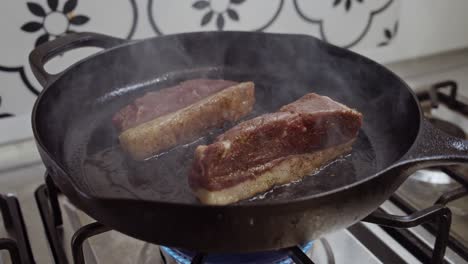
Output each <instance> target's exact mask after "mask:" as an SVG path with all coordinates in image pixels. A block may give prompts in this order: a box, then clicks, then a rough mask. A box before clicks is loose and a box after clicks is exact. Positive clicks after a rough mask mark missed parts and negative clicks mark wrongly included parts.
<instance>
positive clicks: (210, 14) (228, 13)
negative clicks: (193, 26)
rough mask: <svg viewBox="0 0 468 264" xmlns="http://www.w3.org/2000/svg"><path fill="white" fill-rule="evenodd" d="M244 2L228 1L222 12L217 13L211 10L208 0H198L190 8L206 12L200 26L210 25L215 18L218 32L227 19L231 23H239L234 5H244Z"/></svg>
mask: <svg viewBox="0 0 468 264" xmlns="http://www.w3.org/2000/svg"><path fill="white" fill-rule="evenodd" d="M245 1H246V0H230V1H229V5H228V6H227V7H226V8H225V9H224V10H222V11H217V10H215V9H214V8H213V6H212V3H211V1H208V0H198V1H196V2H195V3H193V5H192V7H193V8H195V9H197V10H204V11H206V12H205V14H204V15H203V17H202V19H201V21H200V26H206V25H208V23H210V22H211V21H212V20H213V18H214V17H216V18H215V19H216V28H217V29H218V30H223V29H224V25H225V21H226V19H227V18H229V19H231V20H232V21H239V14H238V13H237V11H236V10H235V6H236V5H240V4H242V3H244V2H245Z"/></svg>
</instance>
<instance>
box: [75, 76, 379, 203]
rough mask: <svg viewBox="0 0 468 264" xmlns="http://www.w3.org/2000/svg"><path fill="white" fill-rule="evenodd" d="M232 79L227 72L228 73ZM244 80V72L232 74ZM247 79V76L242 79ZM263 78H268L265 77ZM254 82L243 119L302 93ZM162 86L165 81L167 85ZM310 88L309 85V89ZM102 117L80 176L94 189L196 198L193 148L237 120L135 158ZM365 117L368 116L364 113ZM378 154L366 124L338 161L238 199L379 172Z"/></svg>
mask: <svg viewBox="0 0 468 264" xmlns="http://www.w3.org/2000/svg"><path fill="white" fill-rule="evenodd" d="M226 79H228V78H226ZM231 79H232V80H243V79H242V78H231ZM244 80H249V79H244ZM263 80H264V79H263ZM253 81H254V82H255V85H256V101H257V102H256V104H255V108H254V111H253V112H252V113H251V114H250V115H249V116H247V117H246V118H244V119H243V120H246V119H250V118H252V117H254V116H258V115H260V114H262V113H265V112H273V111H275V110H276V109H278V108H279V107H280V106H281V105H284V104H287V103H289V102H292V101H294V99H293V98H296V99H297V98H299V97H300V96H301V94H299V95H289V96H290V97H291V98H288V96H282V97H281V100H280V99H276V100H273V99H272V98H271V97H272V94H273V93H272V92H271V90H270V89H269V88H267V87H271V84H269V83H265V82H262V80H253ZM167 86H168V85H166V86H163V87H167ZM310 92H311V91H310ZM106 118H107V120H102V121H103V122H101V124H102V125H101V127H98V128H97V129H95V131H94V134H93V135H90V137H91V138H90V139H91V140H89V143H88V144H89V145H88V146H87V147H86V151H85V152H86V153H85V155H86V157H85V158H84V159H83V160H82V166H80V167H81V168H82V171H81V176H82V180H83V184H84V185H85V186H86V188H87V189H89V191H90V192H91V193H93V194H96V195H98V196H106V197H119V198H133V199H144V200H152V201H167V202H174V203H198V201H197V199H196V198H195V196H194V195H193V194H192V192H191V190H190V188H189V186H188V180H187V177H188V173H189V171H190V168H191V165H192V161H193V154H194V150H195V148H196V146H198V145H201V144H209V143H211V142H213V140H214V139H215V137H216V136H217V135H219V134H220V133H222V132H223V131H224V130H226V129H228V128H229V127H231V126H232V125H233V124H226V125H225V127H223V128H221V129H215V130H212V131H207V134H206V135H204V136H203V137H201V138H199V139H197V140H195V141H194V142H192V143H189V144H186V145H182V146H178V147H175V148H174V149H171V150H169V151H167V152H165V153H162V154H160V155H157V156H155V157H153V158H151V159H148V160H146V161H134V160H132V159H131V158H130V157H128V156H127V155H126V154H125V153H124V152H123V151H122V150H121V149H120V147H119V144H118V139H117V137H118V134H117V132H116V131H113V129H112V128H110V127H111V124H110V123H111V122H110V118H111V116H110V115H109V116H107V117H106ZM364 118H365V116H364ZM109 131H113V132H112V133H113V135H112V140H110V142H112V143H110V144H107V146H105V147H101V146H100V145H101V144H100V139H102V134H103V133H109ZM375 163H376V157H375V152H374V150H373V148H372V144H371V142H370V141H369V138H368V137H367V135H366V133H365V130H363V129H361V131H360V132H359V136H358V138H357V140H356V142H355V143H354V145H353V150H352V152H351V153H350V154H348V155H346V156H343V157H341V158H339V159H337V160H335V161H334V162H332V163H330V164H328V165H327V166H324V167H323V168H322V169H320V170H319V171H317V172H315V173H314V174H313V175H310V176H308V177H305V178H304V179H302V180H301V181H298V182H294V183H290V184H287V185H284V186H277V187H275V188H273V189H272V190H270V191H268V192H266V193H262V194H259V195H257V196H256V197H254V198H253V199H249V200H246V201H241V202H240V203H264V202H268V201H271V200H291V199H296V198H300V197H304V196H309V195H313V194H317V193H321V192H325V191H330V190H333V189H336V188H339V187H341V186H345V185H348V184H351V183H353V182H355V181H357V180H360V179H362V178H363V177H366V176H369V175H372V174H373V173H375V172H376V164H375Z"/></svg>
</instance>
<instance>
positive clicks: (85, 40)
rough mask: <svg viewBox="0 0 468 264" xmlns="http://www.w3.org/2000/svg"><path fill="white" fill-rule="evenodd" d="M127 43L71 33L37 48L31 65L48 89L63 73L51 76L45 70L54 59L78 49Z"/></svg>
mask: <svg viewBox="0 0 468 264" xmlns="http://www.w3.org/2000/svg"><path fill="white" fill-rule="evenodd" d="M126 42H127V40H125V39H120V38H115V37H111V36H107V35H103V34H97V33H91V32H81V33H71V34H67V35H65V36H63V37H59V38H56V39H55V40H52V41H49V42H46V43H44V44H42V45H40V46H39V47H37V48H35V49H34V50H33V51H32V52H31V53H30V54H29V64H30V65H31V69H32V71H33V73H34V76H36V78H37V80H38V81H39V83H40V84H41V85H42V86H43V87H47V86H48V85H49V84H50V83H52V82H54V81H55V80H56V79H57V78H58V77H60V75H61V74H62V73H63V72H61V73H57V74H50V73H48V72H47V71H46V70H45V69H44V65H45V64H46V63H47V61H49V60H50V59H52V58H53V57H55V56H57V55H59V54H61V53H63V52H66V51H69V50H72V49H76V48H81V47H98V48H104V49H108V48H112V47H114V46H117V45H120V44H123V43H126Z"/></svg>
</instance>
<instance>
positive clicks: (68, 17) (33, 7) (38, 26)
mask: <svg viewBox="0 0 468 264" xmlns="http://www.w3.org/2000/svg"><path fill="white" fill-rule="evenodd" d="M77 4H78V1H77V0H68V1H67V2H65V4H64V6H63V10H57V6H58V0H47V5H48V9H49V10H48V11H46V8H44V7H42V6H41V5H40V4H38V3H35V2H27V7H28V9H29V11H30V12H31V13H32V14H33V15H34V16H36V17H37V18H39V21H29V22H27V23H25V24H24V25H23V26H22V27H21V30H22V31H24V32H28V33H35V32H38V31H40V30H42V31H43V32H44V33H43V34H42V35H40V36H39V37H38V38H37V39H36V43H35V45H34V46H35V47H37V46H39V45H41V44H42V43H44V42H47V41H49V40H50V38H51V37H59V36H61V35H63V34H66V33H70V32H71V31H70V30H69V28H70V24H72V25H75V26H81V25H84V24H86V23H87V22H88V21H89V17H88V16H85V15H76V14H74V13H73V11H74V10H75V8H76V6H77ZM53 16H54V18H52V17H53ZM50 19H55V20H56V21H60V20H61V21H60V22H62V23H63V25H61V26H62V30H61V29H60V28H59V29H56V28H55V29H51V28H50V26H48V24H47V20H50Z"/></svg>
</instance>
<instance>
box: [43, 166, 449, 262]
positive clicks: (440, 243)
mask: <svg viewBox="0 0 468 264" xmlns="http://www.w3.org/2000/svg"><path fill="white" fill-rule="evenodd" d="M58 195H59V190H58V189H57V187H56V186H55V184H54V183H53V182H52V180H51V177H50V176H49V175H47V174H46V177H45V184H43V185H41V186H40V187H38V189H37V190H36V193H35V196H36V201H37V204H38V207H39V211H40V213H41V218H42V220H43V224H44V227H45V231H46V235H47V238H48V240H49V243H50V246H51V250H52V254H53V257H54V260H55V262H56V263H60V264H62V263H63V264H65V263H69V261H68V260H67V257H66V254H65V249H64V247H63V245H64V243H62V242H63V241H62V240H63V236H62V235H61V234H62V233H61V228H62V224H63V223H62V212H61V209H60V205H59V201H58ZM363 221H364V222H368V223H374V224H378V225H381V226H384V227H391V228H397V229H400V228H410V227H415V226H418V225H421V224H424V223H429V222H436V223H437V225H438V235H437V238H436V242H435V246H434V251H433V253H432V258H431V262H432V263H442V261H443V258H444V254H445V249H446V246H447V239H448V234H449V229H450V223H451V212H450V210H449V209H448V208H447V207H445V206H444V205H441V204H437V205H434V206H432V207H430V208H427V209H425V210H421V211H418V212H415V213H412V214H410V215H407V216H396V215H390V214H386V213H384V212H382V211H379V210H377V211H376V212H374V213H372V214H371V215H369V216H368V217H366V218H365V219H364V220H363ZM110 230H111V229H110V228H108V227H106V226H104V225H103V224H101V223H99V222H94V223H91V224H88V225H85V226H83V227H81V228H80V229H79V230H78V231H77V232H76V233H75V234H74V235H73V238H72V241H71V247H72V255H73V261H74V263H76V264H84V263H85V260H84V255H83V244H84V242H85V241H86V240H87V239H88V238H90V237H93V236H95V235H99V234H101V233H104V232H107V231H110ZM65 244H66V243H65ZM282 251H284V252H285V253H286V254H287V255H288V256H290V258H291V259H292V260H293V261H294V262H295V263H298V264H313V263H314V262H313V261H312V260H311V259H310V258H309V257H308V256H307V255H306V254H305V253H304V252H303V250H302V249H301V247H300V246H295V247H291V248H286V249H282ZM207 256H208V254H206V253H198V254H196V255H195V256H194V257H193V259H192V260H191V263H192V264H199V263H204V260H205V259H206V257H207Z"/></svg>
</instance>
